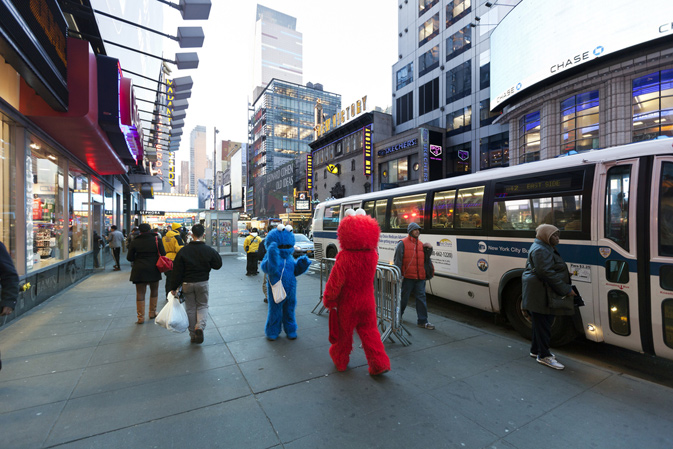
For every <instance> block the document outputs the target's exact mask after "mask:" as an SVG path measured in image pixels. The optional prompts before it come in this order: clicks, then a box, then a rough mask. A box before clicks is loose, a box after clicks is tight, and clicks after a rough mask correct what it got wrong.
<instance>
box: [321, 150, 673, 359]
mask: <svg viewBox="0 0 673 449" xmlns="http://www.w3.org/2000/svg"><path fill="white" fill-rule="evenodd" d="M358 207H361V208H363V209H364V210H365V211H366V212H367V214H369V215H370V216H372V217H373V218H375V219H376V220H377V221H378V223H379V225H380V227H381V238H380V241H379V259H380V260H381V261H382V262H387V263H392V260H393V253H394V250H395V246H396V244H397V242H398V241H399V240H401V239H402V238H404V237H405V235H406V229H407V226H408V224H409V223H410V222H412V221H413V222H416V223H418V224H419V225H420V226H421V228H422V231H421V236H420V239H421V240H422V241H423V242H429V243H431V244H432V245H433V247H434V249H435V252H434V255H433V262H434V265H435V272H436V274H435V277H434V278H433V279H432V280H431V281H428V284H427V288H426V291H428V292H429V293H431V294H433V295H436V296H439V297H442V298H446V299H449V300H451V301H456V302H459V303H462V304H467V305H469V306H472V307H477V308H479V309H482V310H486V311H490V312H494V313H498V314H503V315H505V316H506V317H507V319H508V320H509V322H510V323H511V324H512V326H513V327H514V328H515V329H516V330H517V331H518V332H519V333H520V334H521V335H523V336H524V337H527V338H530V334H531V326H530V320H529V317H528V316H527V314H526V312H525V311H524V310H522V309H521V274H522V272H523V269H524V266H525V263H526V257H527V252H528V248H529V247H530V245H531V243H532V242H533V239H534V237H535V228H536V227H537V226H538V225H540V224H542V223H550V224H553V225H555V226H556V227H558V228H559V229H560V230H561V244H560V245H559V247H558V249H559V252H560V254H561V255H562V257H563V258H564V260H565V261H566V262H567V263H568V267H569V269H570V272H571V275H572V282H573V284H574V285H576V286H577V288H578V289H579V292H580V294H581V295H582V297H583V298H584V301H585V303H586V306H584V307H581V308H579V309H578V310H579V312H578V313H577V314H576V315H575V316H574V317H558V318H557V319H556V320H555V322H554V324H553V326H552V344H554V345H559V344H563V343H567V342H569V341H571V340H572V339H574V338H575V337H576V336H577V335H578V334H582V335H585V336H586V338H587V339H589V340H592V341H596V342H606V343H609V344H612V345H615V346H620V347H624V348H628V349H631V350H634V351H640V352H645V353H649V354H656V355H658V356H661V357H665V358H668V359H673V139H659V140H653V141H648V142H640V143H634V144H630V145H625V146H622V147H613V148H609V149H604V150H595V151H589V152H585V153H581V154H577V155H573V156H567V157H559V158H555V159H550V160H545V161H539V162H534V163H528V164H522V165H517V166H514V167H508V168H498V169H493V170H485V171H481V172H478V173H474V174H469V175H464V176H458V177H454V178H449V179H443V180H439V181H432V182H427V183H423V184H416V185H413V186H405V187H399V188H395V189H390V190H383V191H379V192H373V193H367V194H363V195H356V196H352V197H347V198H341V199H337V200H331V201H327V202H324V203H320V204H319V205H318V206H317V207H316V210H315V214H314V217H313V237H314V243H315V251H316V258H317V259H320V258H322V257H334V256H335V255H336V254H337V252H338V251H339V244H338V242H337V232H336V231H337V227H338V226H339V221H340V219H341V218H342V217H343V214H344V211H345V210H346V209H348V208H358Z"/></svg>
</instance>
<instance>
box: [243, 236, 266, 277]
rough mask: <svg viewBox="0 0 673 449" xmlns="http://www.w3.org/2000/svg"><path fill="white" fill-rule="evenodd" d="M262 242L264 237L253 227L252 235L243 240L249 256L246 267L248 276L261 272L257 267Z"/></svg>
mask: <svg viewBox="0 0 673 449" xmlns="http://www.w3.org/2000/svg"><path fill="white" fill-rule="evenodd" d="M260 243H262V238H261V237H260V236H259V235H258V234H257V228H252V232H250V235H249V236H247V237H246V238H245V240H244V241H243V249H245V252H246V253H247V257H248V263H247V265H246V267H245V275H246V276H254V275H256V274H259V271H258V269H257V251H259V244H260Z"/></svg>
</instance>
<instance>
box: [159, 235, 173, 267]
mask: <svg viewBox="0 0 673 449" xmlns="http://www.w3.org/2000/svg"><path fill="white" fill-rule="evenodd" d="M154 242H155V243H156V244H157V254H158V255H159V259H157V269H158V270H159V272H161V273H165V272H167V271H171V270H172V269H173V261H172V260H171V259H169V258H168V257H166V256H162V255H161V253H160V252H159V238H158V237H155V238H154Z"/></svg>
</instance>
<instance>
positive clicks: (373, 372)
mask: <svg viewBox="0 0 673 449" xmlns="http://www.w3.org/2000/svg"><path fill="white" fill-rule="evenodd" d="M388 371H390V367H388V368H377V369H374V368H372V367H371V366H370V367H369V375H370V376H379V375H381V374H384V373H387V372H388Z"/></svg>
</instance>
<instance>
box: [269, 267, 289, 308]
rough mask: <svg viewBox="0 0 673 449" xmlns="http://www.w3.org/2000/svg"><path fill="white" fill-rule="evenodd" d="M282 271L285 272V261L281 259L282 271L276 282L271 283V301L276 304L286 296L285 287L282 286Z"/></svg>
mask: <svg viewBox="0 0 673 449" xmlns="http://www.w3.org/2000/svg"><path fill="white" fill-rule="evenodd" d="M283 273H285V261H283V271H281V273H280V279H278V282H276V283H275V284H272V285H271V293H273V301H274V302H275V303H276V304H280V303H281V302H282V301H283V300H284V299H285V297H286V296H287V293H285V287H283Z"/></svg>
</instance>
